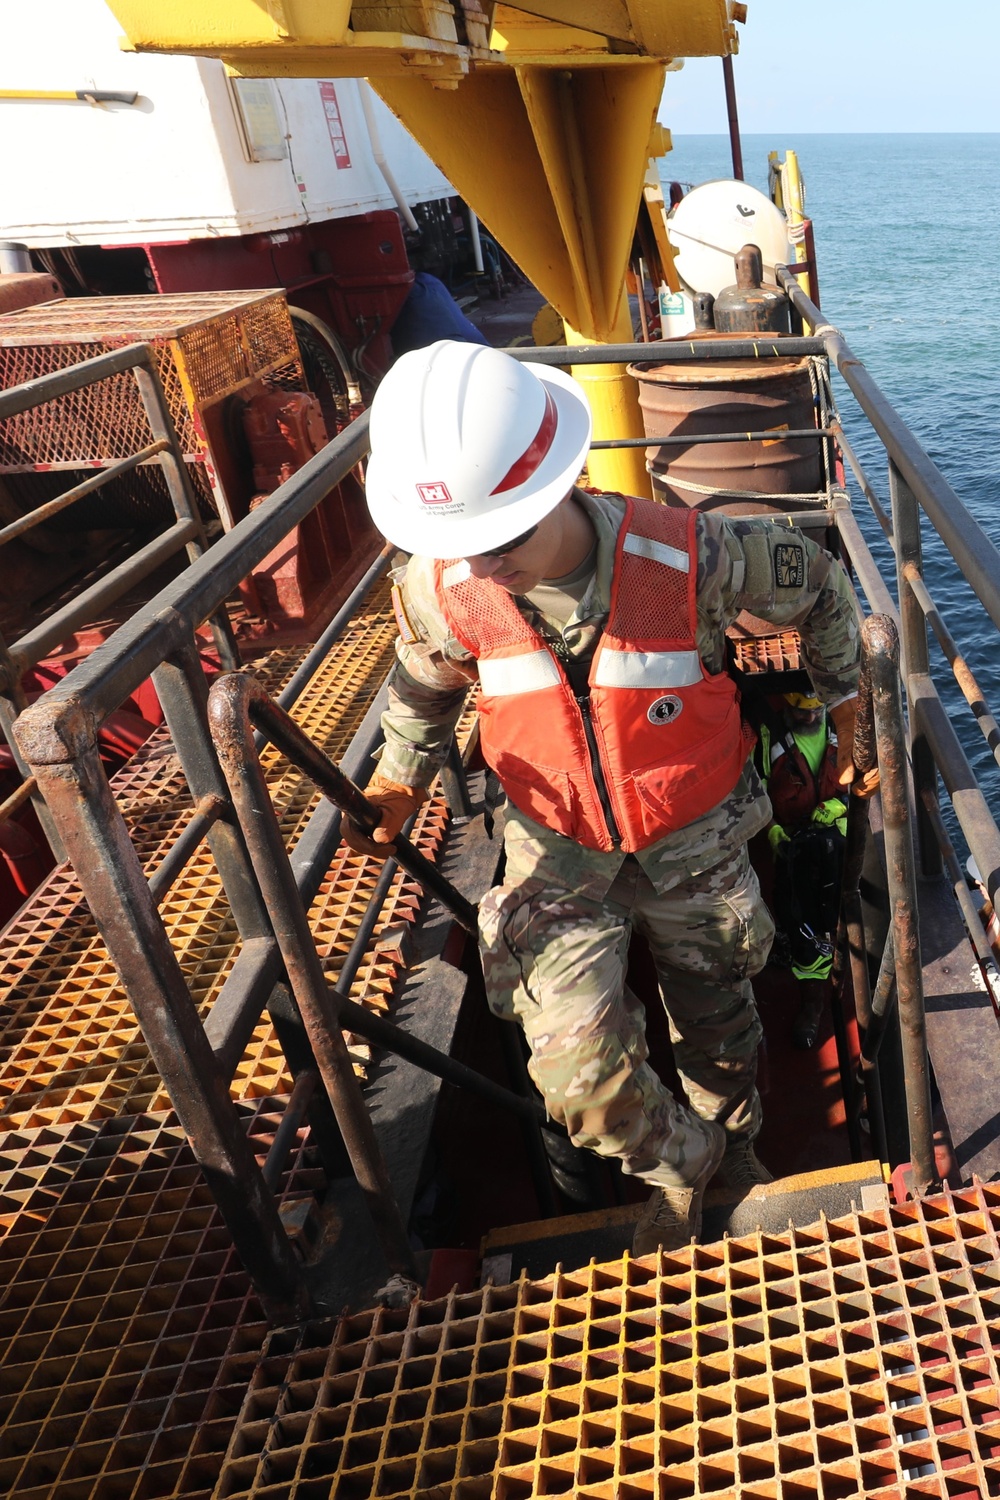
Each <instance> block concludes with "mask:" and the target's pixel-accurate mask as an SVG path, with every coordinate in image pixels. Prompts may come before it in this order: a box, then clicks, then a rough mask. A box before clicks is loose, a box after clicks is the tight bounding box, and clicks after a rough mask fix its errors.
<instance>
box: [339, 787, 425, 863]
mask: <svg viewBox="0 0 1000 1500" xmlns="http://www.w3.org/2000/svg"><path fill="white" fill-rule="evenodd" d="M365 796H366V797H367V798H368V801H369V802H370V803H371V804H372V806H373V807H376V808H378V809H380V810H381V813H382V820H381V822H380V823H379V825H378V827H377V828H375V830H374V831H373V833H372V836H371V838H369V837H368V836H367V835H366V834H364V833H362V832H361V830H360V829H359V828H357V827H356V826H355V825H354V824H353V823H352V822H351V820H350V818H347V817H345V818H344V819H343V821H342V823H341V827H340V833H341V837H342V838H343V840H344V843H345V844H346V845H347V847H348V849H353V850H354V852H355V854H376V855H378V856H379V858H380V859H385V857H386V855H388V854H391V853H392V843H393V840H394V839H395V837H396V835H397V834H398V833H399V832H400V830H401V829H402V827H403V824H404V823H405V822H407V820H408V819H409V818H412V816H413V814H414V813H415V812H416V811H417V810H418V809H419V808H421V807H423V805H424V803H425V802H426V801H427V799H428V797H429V796H430V793H429V792H428V791H427V789H426V787H422V786H403V785H402V784H401V783H400V782H398V781H390V780H389V778H388V777H387V776H380V775H379V773H378V772H377V771H376V772H375V775H374V776H373V777H372V779H371V781H369V783H368V785H367V786H366V787H365Z"/></svg>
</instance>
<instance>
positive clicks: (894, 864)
mask: <svg viewBox="0 0 1000 1500" xmlns="http://www.w3.org/2000/svg"><path fill="white" fill-rule="evenodd" d="M862 639H863V642H864V648H865V652H866V657H867V661H868V667H869V673H870V677H871V687H872V707H873V710H874V719H875V735H876V740H877V743H878V760H879V772H880V778H881V790H882V816H883V824H884V831H885V859H886V874H887V878H888V886H889V908H890V914H891V923H892V942H893V952H894V955H895V968H896V991H897V1005H898V1009H899V1027H900V1037H901V1041H902V1049H903V1075H904V1084H905V1089H906V1115H907V1125H908V1128H909V1136H910V1160H911V1162H912V1164H913V1192H914V1195H915V1196H922V1195H923V1194H924V1193H927V1192H928V1191H929V1190H930V1189H931V1188H932V1187H933V1186H935V1184H936V1182H937V1172H936V1167H935V1163H934V1129H933V1123H932V1118H931V1089H930V1068H929V1064H928V1060H927V1032H926V1025H925V1021H924V989H923V972H922V969H921V960H920V932H919V923H918V911H917V877H916V861H915V858H914V852H913V838H912V834H911V826H910V804H909V789H908V781H907V774H906V771H907V761H906V735H905V728H904V724H903V704H902V698H901V692H900V681H899V638H898V636H897V633H896V627H895V625H894V624H893V622H892V621H891V620H888V619H886V618H885V617H884V616H882V615H872V616H871V618H870V619H868V620H866V621H865V625H864V630H863V632H862Z"/></svg>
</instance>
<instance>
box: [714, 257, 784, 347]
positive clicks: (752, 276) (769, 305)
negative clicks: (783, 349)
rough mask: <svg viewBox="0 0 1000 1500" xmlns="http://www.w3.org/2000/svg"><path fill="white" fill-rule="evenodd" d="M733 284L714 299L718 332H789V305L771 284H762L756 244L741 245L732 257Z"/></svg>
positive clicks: (781, 293)
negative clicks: (734, 268) (733, 263)
mask: <svg viewBox="0 0 1000 1500" xmlns="http://www.w3.org/2000/svg"><path fill="white" fill-rule="evenodd" d="M735 262H736V285H735V286H727V287H724V288H723V290H722V291H721V292H720V293H719V295H718V296H717V297H716V299H715V309H714V311H715V327H716V329H717V331H718V332H719V333H789V332H791V304H790V303H789V301H788V298H787V297H786V296H785V293H784V292H781V291H779V290H778V288H777V287H775V286H762V285H761V281H762V279H763V262H762V260H761V253H760V251H759V250H758V248H757V246H756V245H744V246H743V249H742V250H740V251H739V252H738V253H737V254H736V256H735Z"/></svg>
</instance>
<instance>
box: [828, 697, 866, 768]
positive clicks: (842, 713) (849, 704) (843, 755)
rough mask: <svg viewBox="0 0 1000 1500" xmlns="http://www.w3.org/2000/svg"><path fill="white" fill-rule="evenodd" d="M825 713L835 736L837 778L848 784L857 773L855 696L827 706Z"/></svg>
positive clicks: (856, 707)
mask: <svg viewBox="0 0 1000 1500" xmlns="http://www.w3.org/2000/svg"><path fill="white" fill-rule="evenodd" d="M827 715H828V717H829V719H830V722H831V724H832V725H833V728H834V732H835V733H836V736H837V780H838V781H839V783H840V785H841V786H844V787H847V786H850V784H851V782H852V781H853V780H854V778H855V776H856V775H857V768H856V767H855V764H854V726H855V723H856V721H857V717H858V700H857V698H845V699H844V701H843V703H838V704H837V706H836V708H828V709H827Z"/></svg>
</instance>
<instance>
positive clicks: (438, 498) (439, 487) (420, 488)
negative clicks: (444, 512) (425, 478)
mask: <svg viewBox="0 0 1000 1500" xmlns="http://www.w3.org/2000/svg"><path fill="white" fill-rule="evenodd" d="M417 494H418V495H419V496H420V498H421V500H422V501H423V503H424V504H425V505H450V504H451V494H450V492H449V490H448V486H447V485H446V484H442V483H441V482H440V481H438V483H436V484H418V485H417Z"/></svg>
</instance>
